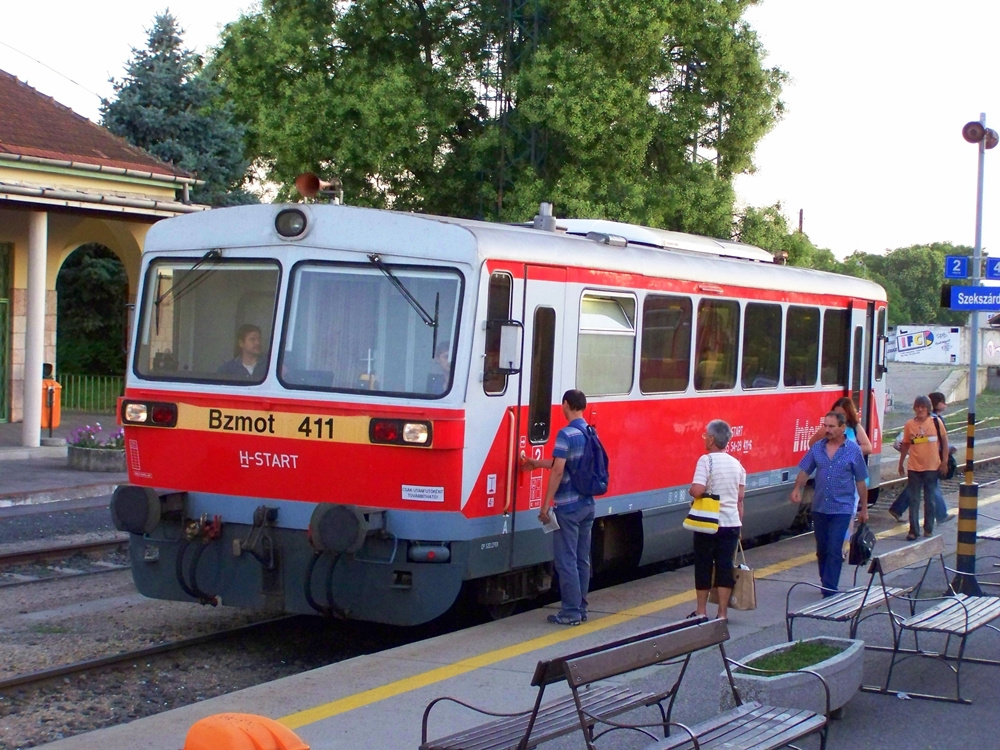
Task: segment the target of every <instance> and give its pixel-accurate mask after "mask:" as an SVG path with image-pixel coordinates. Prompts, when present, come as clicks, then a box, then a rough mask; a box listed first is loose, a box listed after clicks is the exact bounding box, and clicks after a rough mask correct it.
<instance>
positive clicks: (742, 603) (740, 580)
mask: <svg viewBox="0 0 1000 750" xmlns="http://www.w3.org/2000/svg"><path fill="white" fill-rule="evenodd" d="M733 578H734V579H735V581H736V582H735V583H734V584H733V593H731V594H730V595H729V608H730V609H743V610H749V609H757V579H755V578H754V573H753V570H752V569H751V568H750V566H749V565H747V556H746V554H745V553H744V552H743V540H740V541H739V542H738V543H737V545H736V554H735V555H734V556H733ZM708 601H709V602H710V603H711V604H718V603H719V589H717V588H715V586H714V585H713V586H712V590H711V591H709V592H708Z"/></svg>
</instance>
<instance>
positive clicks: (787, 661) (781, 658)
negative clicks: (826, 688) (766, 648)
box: [737, 641, 845, 674]
mask: <svg viewBox="0 0 1000 750" xmlns="http://www.w3.org/2000/svg"><path fill="white" fill-rule="evenodd" d="M844 648H845V647H841V646H839V645H830V644H826V643H817V642H815V641H796V642H795V643H793V644H792V645H791V646H790V647H789V648H787V649H785V650H784V651H776V652H774V653H770V654H767V655H766V656H761V657H760V658H758V659H754V660H753V661H751V662H748V663H747V666H748V667H753V668H754V669H766V670H768V671H772V672H777V673H779V674H784V673H786V672H795V671H796V670H799V669H808V668H809V667H811V666H812V665H813V664H819V663H820V662H821V661H826V660H827V659H830V658H832V657H834V656H836V655H837V654H839V653H841V652H842V651H844ZM737 671H738V672H741V673H743V674H750V673H749V672H746V671H745V670H742V669H740V670H737Z"/></svg>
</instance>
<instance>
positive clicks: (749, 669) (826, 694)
mask: <svg viewBox="0 0 1000 750" xmlns="http://www.w3.org/2000/svg"><path fill="white" fill-rule="evenodd" d="M723 658H724V659H725V660H726V664H727V665H728V666H729V668H730V669H732V668H733V667H735V668H737V669H744V670H746V671H747V672H754V673H755V674H800V673H801V674H811V675H812V676H813V677H815V678H816V679H817V680H819V682H820V684H821V685H822V686H823V697H824V698H825V699H826V711H825V712H824V713H825V715H826V718H827V720H828V721H829V719H830V686H829V685H828V684H827V682H826V679H825V678H824V677H823V675H821V674H820V673H819V672H814V671H812V670H811V669H792V670H783V669H757V668H756V667H750V666H747V665H746V664H744V663H742V662H739V661H736V659H730V658H729V657H728V656H726V657H723ZM727 671H728V670H727ZM730 682H732V675H731V674H730ZM732 687H733V690H734V691H735V690H736V686H735V685H732Z"/></svg>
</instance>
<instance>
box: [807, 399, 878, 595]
mask: <svg viewBox="0 0 1000 750" xmlns="http://www.w3.org/2000/svg"><path fill="white" fill-rule="evenodd" d="M823 429H824V430H825V431H826V437H825V438H823V439H822V440H820V441H818V442H817V443H815V444H813V446H812V447H811V448H810V449H809V452H808V453H806V455H805V456H803V457H802V460H801V461H800V462H799V474H798V476H797V477H795V487H794V489H793V490H792V502H793V503H800V502H802V488H803V487H805V485H806V481H807V480H808V479H809V475H810V474H812V473H813V472H814V471H815V472H816V488H815V493H814V495H813V503H812V519H813V535H814V536H815V537H816V560H817V562H818V563H819V580H820V584H822V586H823V596H824V597H826V596H833V595H834V594H836V593H837V587H838V586H839V584H840V569H841V568H842V567H843V565H844V553H843V547H844V537H845V535H846V534H847V528H848V526H850V523H851V516H852V515H853V513H854V491H855V488H856V489H857V492H858V500H859V502H858V520H859V521H861V522H865V521H867V520H868V488H867V486H865V480H866V479H868V467H867V466H865V457H864V455H862V453H861V448H860V447H859V446H858V444H857V443H854V442H851V441H850V440H848V439H847V437H846V435H845V432H846V430H847V421H846V419H845V418H844V415H843V414H838V413H837V412H833V411H831V412H830V413H829V414H827V415H826V416H825V417H823Z"/></svg>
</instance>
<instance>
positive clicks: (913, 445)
mask: <svg viewBox="0 0 1000 750" xmlns="http://www.w3.org/2000/svg"><path fill="white" fill-rule="evenodd" d="M913 414H914V417H913V419H911V420H910V421H909V422H907V423H906V425H905V426H904V427H903V443H902V445H901V446H900V448H899V475H900V476H903V462H904V461H905V460H906V457H907V456H909V457H910V464H909V467H908V471H907V472H906V476H907V479H908V481H907V484H906V489H907V491H908V492H909V494H910V533H909V534H907V535H906V538H907V540H909V541H913V540H914V539H916V538H917V536H918V535H919V534H920V492H921V490H922V491H923V493H924V536H930V535H931V534H933V533H934V495H935V493H936V491H937V483H938V469H939V468H940V467H941V456H940V455H939V452H938V436H937V428H936V427H935V424H934V419H933V418H932V417H931V400H930V399H929V398H927V396H917V397H916V399H914V401H913Z"/></svg>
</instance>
